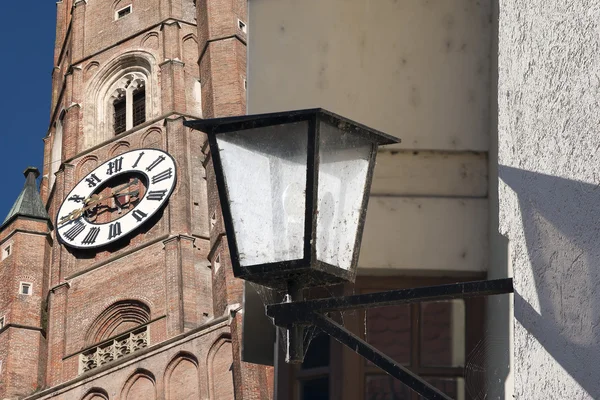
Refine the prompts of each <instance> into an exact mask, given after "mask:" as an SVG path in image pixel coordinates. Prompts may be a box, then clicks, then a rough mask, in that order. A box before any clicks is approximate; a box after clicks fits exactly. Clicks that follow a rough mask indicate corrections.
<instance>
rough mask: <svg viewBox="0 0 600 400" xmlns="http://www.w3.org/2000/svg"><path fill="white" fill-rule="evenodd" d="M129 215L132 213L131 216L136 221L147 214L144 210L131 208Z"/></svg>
mask: <svg viewBox="0 0 600 400" xmlns="http://www.w3.org/2000/svg"><path fill="white" fill-rule="evenodd" d="M131 215H133V218H135V219H136V221H137V222H140V221H141V220H143V219H144V218H146V217H147V216H148V214H146V213H145V212H143V211H140V210H133V212H132V213H131Z"/></svg>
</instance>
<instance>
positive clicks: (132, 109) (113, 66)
mask: <svg viewBox="0 0 600 400" xmlns="http://www.w3.org/2000/svg"><path fill="white" fill-rule="evenodd" d="M156 68H157V67H156V62H155V60H154V58H153V57H152V55H151V54H148V53H145V52H138V51H136V52H131V53H127V54H124V55H121V56H119V57H118V58H115V59H114V60H112V61H110V62H109V63H108V64H106V65H105V66H104V67H102V68H101V69H99V70H98V72H97V73H96V74H95V77H94V78H93V79H92V80H91V81H90V83H89V84H88V86H87V88H86V97H85V102H84V105H83V113H84V126H83V136H84V137H83V141H82V147H83V149H87V148H90V147H92V146H95V145H98V144H100V143H103V142H106V141H108V140H111V139H112V138H113V137H114V136H115V135H119V134H122V133H124V132H126V131H129V130H131V129H133V128H135V127H138V126H140V125H142V124H144V123H145V122H146V121H148V120H149V119H152V118H154V117H156V116H157V115H159V114H160V98H159V92H158V76H157V74H156Z"/></svg>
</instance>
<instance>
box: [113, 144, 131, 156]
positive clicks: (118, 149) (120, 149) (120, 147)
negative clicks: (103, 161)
mask: <svg viewBox="0 0 600 400" xmlns="http://www.w3.org/2000/svg"><path fill="white" fill-rule="evenodd" d="M130 147H131V146H130V144H129V142H126V141H124V140H122V141H120V142H117V143H116V144H115V145H114V146H113V147H112V148H111V149H110V151H109V157H115V156H118V155H119V154H123V153H125V152H126V151H128V150H129V148H130Z"/></svg>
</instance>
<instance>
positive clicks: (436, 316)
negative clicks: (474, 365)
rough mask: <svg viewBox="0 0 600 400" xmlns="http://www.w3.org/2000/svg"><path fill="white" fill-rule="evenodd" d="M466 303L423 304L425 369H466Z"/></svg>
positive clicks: (422, 337) (422, 357)
mask: <svg viewBox="0 0 600 400" xmlns="http://www.w3.org/2000/svg"><path fill="white" fill-rule="evenodd" d="M464 324H465V306H464V303H463V302H462V300H452V301H439V302H427V303H422V304H421V365H422V366H436V367H462V366H463V365H464V357H465V354H464V352H465V343H464V341H465V338H464V332H465V325H464Z"/></svg>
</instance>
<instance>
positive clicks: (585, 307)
mask: <svg viewBox="0 0 600 400" xmlns="http://www.w3.org/2000/svg"><path fill="white" fill-rule="evenodd" d="M499 177H500V179H501V180H502V181H504V182H505V183H506V184H507V185H508V186H509V187H510V188H511V189H512V190H513V191H515V192H516V194H517V197H518V201H519V207H520V210H521V218H522V223H523V231H524V239H525V243H526V246H527V253H528V257H529V261H530V264H531V271H528V270H526V269H521V270H519V266H518V265H516V264H515V277H517V279H516V280H515V296H514V301H515V304H514V310H515V311H514V312H515V318H516V319H517V321H518V322H519V323H520V324H521V325H522V326H523V327H524V328H525V329H526V330H527V331H528V332H529V334H531V335H532V336H533V337H535V339H536V340H537V341H538V342H539V343H540V344H541V345H542V346H543V347H544V348H545V349H546V351H547V352H548V353H549V354H550V355H551V356H552V357H553V358H554V359H555V360H556V362H558V363H559V364H560V365H561V367H562V368H564V370H565V371H567V373H569V374H570V375H571V376H572V377H573V378H574V379H575V380H576V381H577V382H578V383H579V385H580V386H581V387H582V388H583V389H584V390H585V391H587V393H588V394H589V395H590V396H591V397H592V398H595V399H598V398H600V380H599V379H598V376H597V371H598V365H600V346H599V344H600V331H599V326H600V307H599V306H600V289H599V288H600V285H599V284H598V283H599V282H600V240H599V239H600V186H596V185H590V184H587V183H582V182H578V181H573V180H569V179H563V178H559V177H556V176H550V175H544V174H540V173H535V172H531V171H525V170H521V169H516V168H511V167H506V166H500V167H499ZM511 239H512V238H511ZM534 288H535V292H534V290H533V289H534ZM519 289H520V290H519ZM536 296H537V300H538V304H536V303H535V298H536ZM526 299H527V300H526ZM519 347H521V348H523V347H525V348H524V350H528V349H531V345H530V344H528V343H521V344H517V343H515V351H516V354H518V352H519ZM532 367H533V368H536V367H542V366H536V365H532ZM530 373H534V374H535V372H530ZM540 378H547V377H543V376H540Z"/></svg>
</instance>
